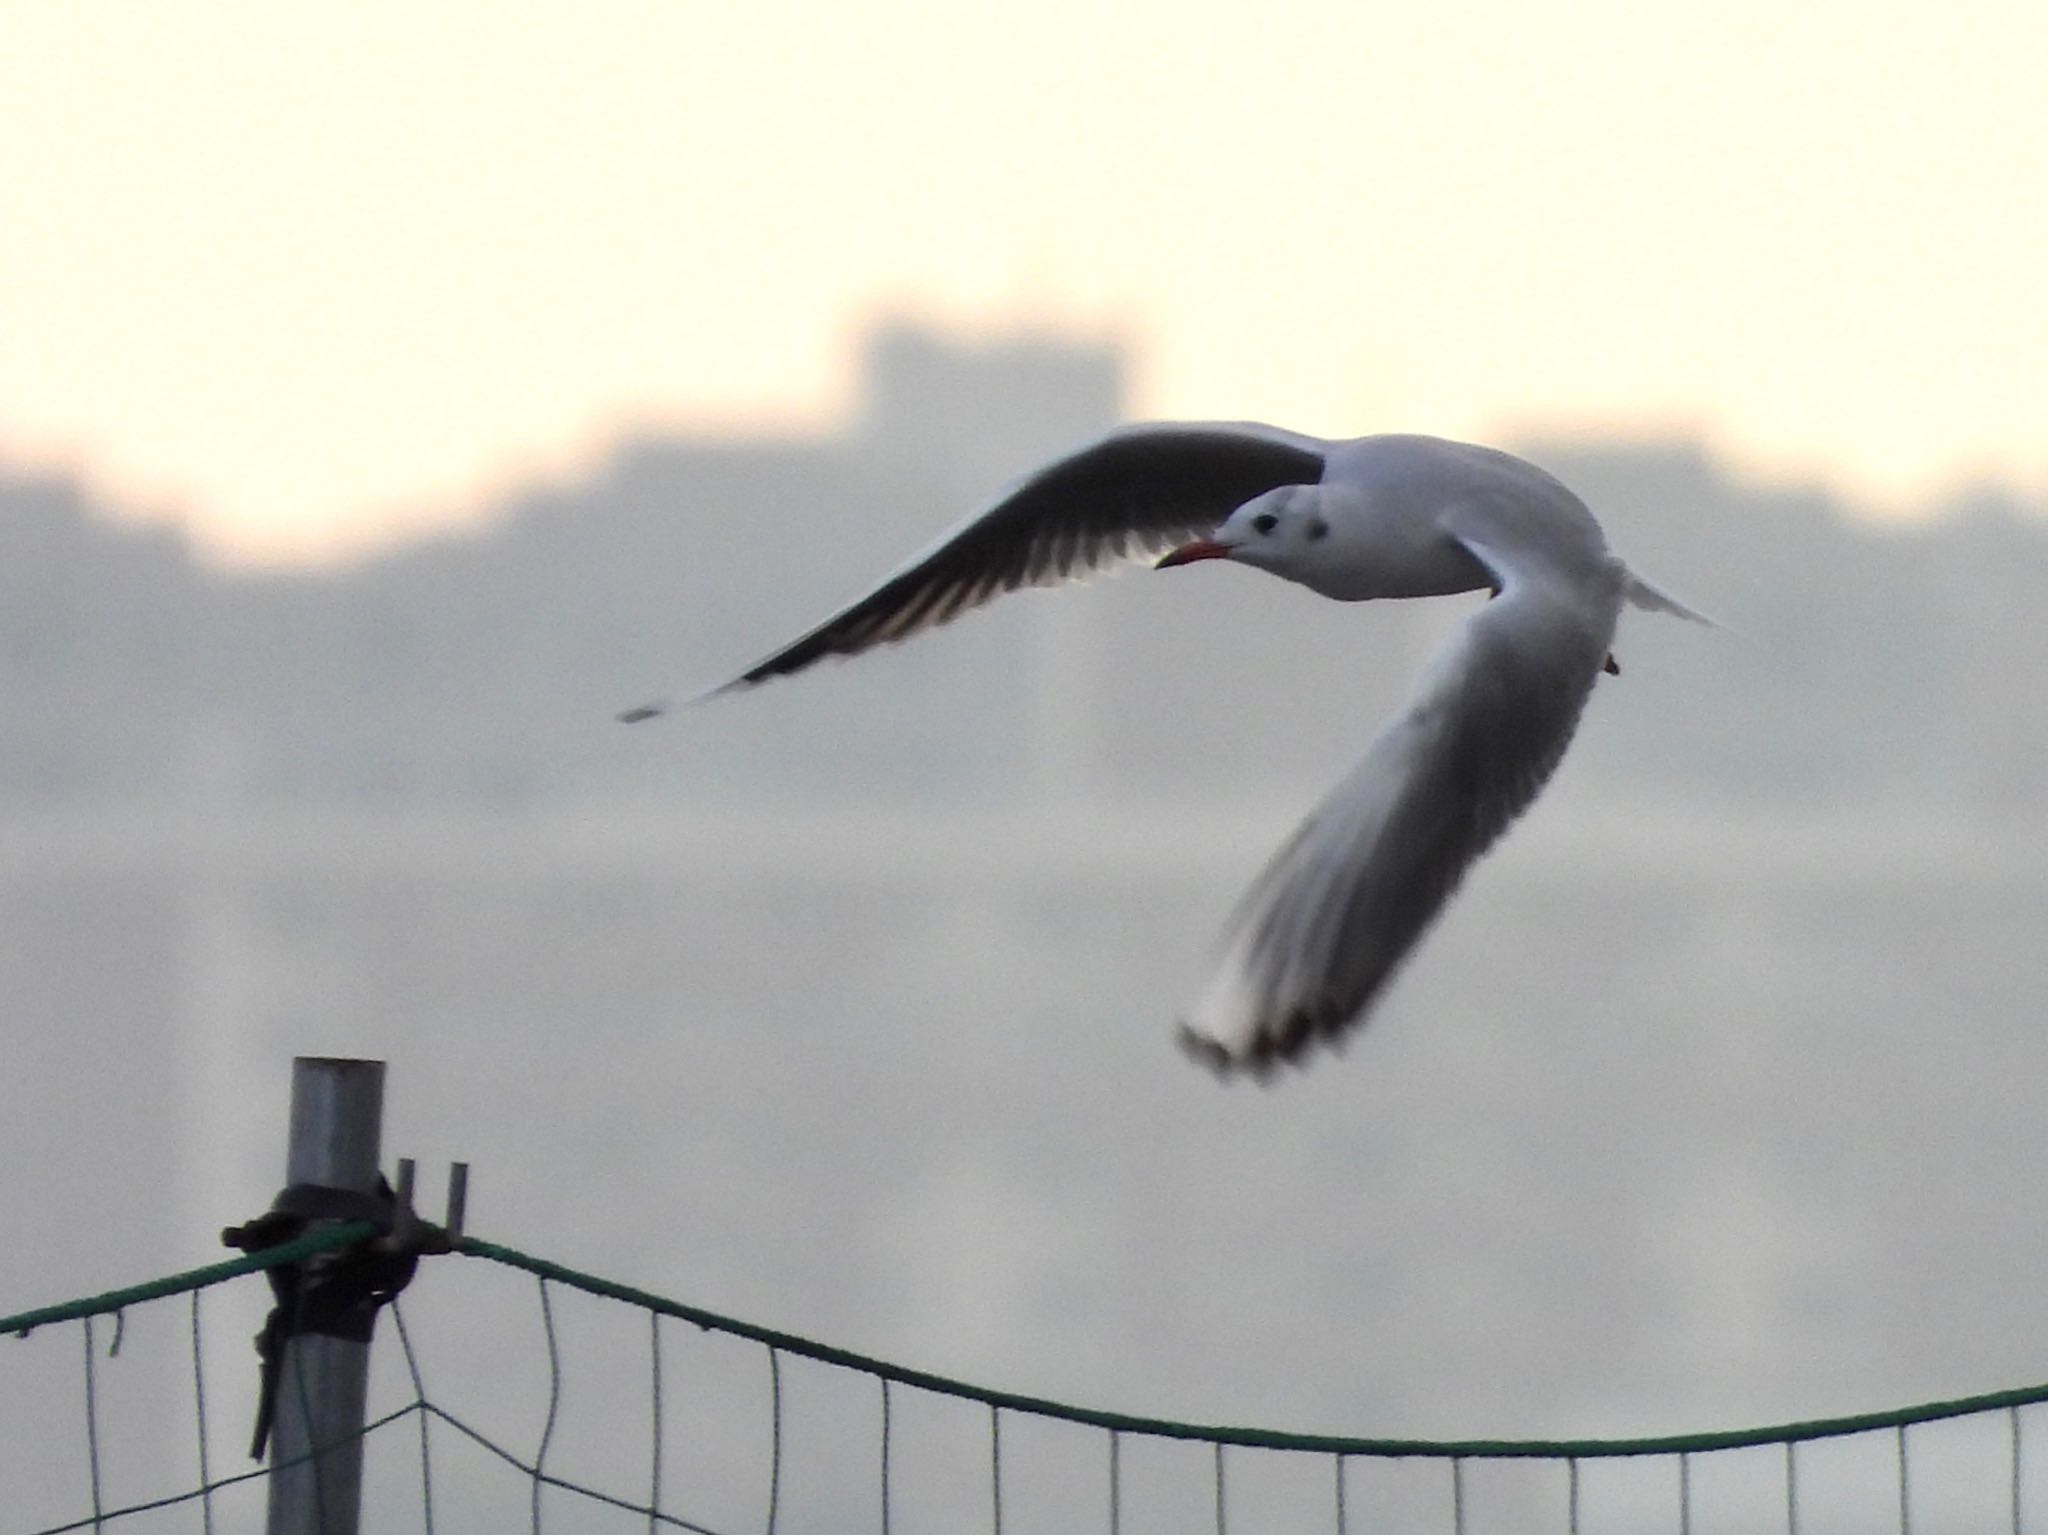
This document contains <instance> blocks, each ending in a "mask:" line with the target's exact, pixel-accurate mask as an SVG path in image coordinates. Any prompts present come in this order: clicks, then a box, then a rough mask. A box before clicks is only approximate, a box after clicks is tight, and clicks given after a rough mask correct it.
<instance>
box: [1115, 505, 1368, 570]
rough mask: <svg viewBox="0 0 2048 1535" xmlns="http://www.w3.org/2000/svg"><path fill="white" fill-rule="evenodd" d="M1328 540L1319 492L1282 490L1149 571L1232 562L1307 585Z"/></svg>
mask: <svg viewBox="0 0 2048 1535" xmlns="http://www.w3.org/2000/svg"><path fill="white" fill-rule="evenodd" d="M1329 536H1330V523H1329V519H1328V518H1327V517H1325V516H1324V509H1323V496H1322V489H1321V487H1320V486H1316V485H1282V486H1280V487H1279V488H1278V489H1276V490H1269V491H1267V492H1265V494H1263V495H1259V496H1254V497H1253V498H1252V499H1251V500H1249V501H1247V502H1245V504H1244V505H1243V506H1240V507H1239V508H1238V509H1237V510H1236V511H1234V512H1232V513H1231V514H1230V515H1229V516H1228V517H1226V518H1225V519H1224V520H1223V525H1222V526H1221V527H1219V528H1217V530H1216V531H1215V532H1214V533H1211V534H1210V535H1209V536H1208V537H1207V538H1198V539H1195V540H1194V541H1193V542H1192V543H1186V544H1182V545H1181V546H1180V547H1179V548H1178V549H1175V550H1172V551H1170V552H1169V553H1167V554H1166V555H1164V556H1162V557H1161V559H1160V560H1159V563H1158V564H1157V566H1156V567H1155V568H1156V569H1159V570H1168V569H1171V568H1172V567H1173V566H1175V565H1187V564H1192V563H1193V562H1194V561H1196V560H1235V561H1237V563H1238V564H1240V565H1255V566H1257V567H1258V568H1259V569H1261V570H1267V571H1271V572H1272V573H1273V574H1274V575H1276V576H1284V577H1286V578H1287V579H1289V580H1292V581H1303V582H1305V583H1306V584H1309V585H1313V584H1314V582H1313V581H1312V580H1310V579H1309V578H1310V577H1311V575H1312V574H1313V573H1314V571H1315V570H1316V567H1317V566H1318V565H1319V564H1320V563H1321V562H1322V561H1324V560H1325V559H1326V558H1327V556H1328V550H1327V549H1325V548H1324V547H1323V544H1324V540H1325V539H1327V538H1328V537H1329Z"/></svg>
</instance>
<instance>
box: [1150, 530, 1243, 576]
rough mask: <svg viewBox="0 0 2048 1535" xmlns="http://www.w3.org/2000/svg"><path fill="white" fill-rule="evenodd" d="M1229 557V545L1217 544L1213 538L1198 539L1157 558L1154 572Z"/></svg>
mask: <svg viewBox="0 0 2048 1535" xmlns="http://www.w3.org/2000/svg"><path fill="white" fill-rule="evenodd" d="M1229 557H1230V545H1228V544H1219V543H1217V542H1216V540H1215V539H1213V538H1198V539H1196V540H1195V541H1194V542H1193V543H1190V544H1182V545H1181V546H1180V547H1179V548H1178V549H1174V550H1170V551H1168V552H1167V553H1165V554H1162V555H1161V556H1160V557H1159V563H1158V564H1156V565H1154V566H1153V567H1152V568H1153V569H1154V570H1171V569H1172V568H1173V567H1174V566H1176V565H1192V564H1193V563H1194V562H1195V561H1196V560H1222V559H1228V558H1229Z"/></svg>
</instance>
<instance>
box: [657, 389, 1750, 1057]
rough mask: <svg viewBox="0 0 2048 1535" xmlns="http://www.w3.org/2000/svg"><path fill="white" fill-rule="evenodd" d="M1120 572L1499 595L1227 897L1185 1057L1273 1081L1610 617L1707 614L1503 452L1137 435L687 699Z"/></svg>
mask: <svg viewBox="0 0 2048 1535" xmlns="http://www.w3.org/2000/svg"><path fill="white" fill-rule="evenodd" d="M1135 559H1151V560H1153V561H1154V562H1155V564H1156V568H1158V569H1161V570H1165V569H1170V568H1172V567H1175V566H1180V565H1191V564H1194V563H1196V562H1197V561H1203V560H1229V561H1232V562H1234V563H1236V564H1239V565H1249V566H1251V567H1253V568H1254V569H1257V570H1263V571H1267V572H1269V573H1271V574H1273V575H1276V576H1280V577H1282V578H1283V579H1285V580H1289V581H1295V582H1298V583H1300V584H1301V585H1303V586H1306V587H1307V588H1309V589H1310V590H1311V591H1314V592H1319V593H1321V594H1322V595H1323V596H1325V597H1331V598H1335V599H1336V600H1337V601H1340V602H1362V601H1367V600H1370V599H1372V598H1376V597H1434V596H1442V595H1447V594H1450V593H1454V592H1472V591H1482V590H1483V591H1487V592H1490V593H1491V594H1492V600H1491V601H1489V602H1487V603H1486V604H1485V605H1484V606H1483V607H1481V608H1480V609H1479V610H1478V611H1477V612H1475V613H1474V614H1473V615H1472V617H1471V618H1470V619H1468V620H1467V621H1466V622H1465V623H1464V625H1463V626H1462V627H1461V628H1460V629H1459V630H1458V632H1457V633H1456V634H1455V635H1454V636H1453V638H1452V639H1451V640H1450V641H1449V643H1448V644H1447V645H1446V646H1445V647H1444V648H1443V650H1442V652H1441V653H1440V654H1439V655H1437V656H1436V658H1435V659H1434V661H1433V662H1432V663H1431V665H1430V666H1429V668H1428V670H1427V671H1426V673H1425V674H1424V676H1423V678H1422V680H1421V683H1420V685H1419V686H1418V687H1417V689H1416V691H1415V694H1414V696H1413V697H1412V698H1411V699H1410V700H1409V701H1408V703H1407V705H1406V707H1405V708H1403V709H1402V711H1401V712H1400V713H1399V714H1398V715H1397V716H1396V717H1395V718H1394V719H1392V720H1391V721H1389V722H1388V724H1387V725H1386V726H1385V727H1384V728H1383V729H1382V730H1381V732H1380V734H1379V736H1378V737H1377V738H1376V739H1375V740H1374V741H1373V743H1372V745H1371V746H1370V747H1369V748H1368V749H1367V751H1366V754H1365V756H1364V758H1363V759H1362V760H1361V761H1360V762H1359V763H1358V765H1357V766H1356V767H1355V768H1354V769H1353V770H1352V771H1351V773H1350V774H1349V776H1347V777H1346V778H1345V779H1343V780H1342V781H1341V782H1340V783H1339V784H1338V785H1337V787H1336V788H1335V789H1334V790H1332V791H1331V793H1330V794H1329V796H1328V797H1327V798H1326V799H1325V800H1324V801H1323V802H1322V804H1320V805H1319V806H1317V807H1316V809H1315V810H1314V811H1312V812H1311V813H1310V814H1309V817H1308V819H1307V820H1305V821H1304V822H1302V824H1301V825H1300V827H1299V828H1297V829H1296V831H1295V832H1294V834H1293V835H1292V836H1291V837H1289V838H1288V840H1287V841H1286V843H1285V844H1284V845H1282V847H1281V848H1280V850H1279V851H1278V852H1277V853H1275V854H1274V855H1273V857H1272V860H1271V861H1270V862H1269V863H1268V864H1267V865H1266V868H1265V870H1264V872H1262V873H1261V874H1260V875H1259V876H1258V878H1257V879H1256V880H1255V881H1254V882H1253V884H1252V886H1251V888H1250V889H1249V890H1248V891H1247V892H1246V893H1245V895H1244V896H1243V898H1242V899H1241V901H1240V902H1239V904H1238V907H1237V910H1236V912H1235V914H1234V915H1233V916H1232V918H1231V920H1230V922H1229V924H1228V926H1227V927H1226V929H1225V934H1224V941H1223V944H1222V955H1221V958H1220V960H1219V962H1218V963H1217V965H1216V969H1215V973H1214V976H1213V978H1212V980H1211V982H1210V984H1209V986H1208V987H1207V989H1206V990H1205V991H1204V992H1203V993H1202V994H1201V995H1200V997H1199V998H1198V1000H1197V1001H1196V1002H1195V1003H1194V1005H1193V1007H1192V1008H1191V1009H1190V1010H1189V1011H1188V1012H1187V1013H1186V1014H1185V1015H1184V1016H1183V1019H1182V1022H1181V1025H1180V1039H1181V1042H1182V1044H1183V1045H1184V1047H1185V1048H1186V1049H1187V1050H1188V1052H1189V1053H1190V1054H1191V1055H1192V1056H1194V1057H1195V1059H1197V1060H1198V1061H1201V1062H1202V1063H1204V1064H1206V1065H1208V1066H1210V1067H1212V1068H1214V1069H1215V1070H1216V1071H1217V1072H1218V1073H1219V1074H1221V1075H1229V1074H1233V1073H1238V1072H1243V1073H1249V1074H1251V1075H1253V1076H1256V1077H1259V1078H1265V1077H1267V1076H1269V1075H1270V1074H1271V1073H1272V1071H1273V1070H1274V1068H1275V1067H1277V1066H1278V1065H1280V1064H1281V1063H1298V1062H1300V1061H1302V1060H1303V1059H1304V1058H1305V1057H1307V1056H1308V1055H1309V1054H1310V1053H1311V1052H1312V1051H1313V1050H1314V1049H1315V1048H1316V1047H1318V1046H1319V1045H1323V1044H1328V1043H1332V1042H1335V1041H1339V1040H1341V1039H1342V1037H1343V1036H1345V1035H1346V1034H1347V1033H1348V1032H1349V1031H1351V1030H1352V1029H1355V1028H1357V1027H1358V1026H1359V1025H1360V1024H1361V1023H1363V1022H1364V1021H1365V1018H1366V1016H1367V1015H1368V1014H1369V1013H1370V1012H1371V1010H1372V1007H1373V1004H1374V1003H1375V1001H1377V999H1378V998H1379V997H1380V995H1381V994H1382V992H1383V991H1384V990H1385V988H1386V985H1387V983H1388V981H1389V980H1390V979H1391V977H1392V976H1393V974H1394V972H1395V970H1396V969H1397V968H1398V967H1399V965H1400V964H1401V961H1402V960H1403V959H1404V958H1405V957H1406V956H1407V955H1408V953H1409V952H1410V951H1411V950H1412V949H1413V948H1414V947H1415V944H1416V942H1417V940H1418V939H1420V938H1421V936H1422V934H1423V932H1424V931H1425V930H1426V929H1427V928H1428V926H1429V925H1430V923H1431V922H1432V921H1433V920H1434V919H1435V917H1436V916H1437V914H1438V912H1440V911H1441V910H1442V909H1443V907H1444V904H1445V903H1446V902H1447V901H1448V900H1449V899H1450V897H1451V894H1452V892H1453V891H1455V890H1456V889H1457V886H1458V882H1459V881H1460V880H1461V879H1462V878H1463V877H1464V874H1465V871H1466V870H1467V869H1469V868H1470V867H1471V866H1472V864H1473V863H1474V861H1476V860H1477V859H1478V858H1479V857H1480V855H1481V854H1483V853H1484V852H1485V851H1486V850H1487V849H1488V848H1489V847H1490V846H1492V844H1493V842H1494V841H1495V839H1496V838H1498V837H1499V836H1500V834H1501V833H1502V832H1504V831H1505V830H1506V829H1507V828H1508V825H1509V824H1510V823H1511V822H1512V821H1513V820H1514V819H1515V817H1516V816H1518V815H1520V814H1521V813H1522V811H1523V810H1524V809H1526V808H1527V807H1528V805H1529V803H1530V801H1531V800H1533V799H1534V798H1535V797H1536V795H1537V793H1538V791H1539V790H1541V789H1542V787H1543V785H1544V783H1545V782H1546V781H1547V780H1548V779H1549V777H1550V775H1551V773H1552V771H1553V770H1554V769H1555V768H1556V767H1557V764H1558V762H1559V760H1560V759H1561V758H1562V757H1563V755H1564V750H1565V747H1566V745H1567V744H1568V743H1569V742H1570V740H1571V738H1572V733H1573V731H1574V730H1575V729H1576V728H1577V726H1578V722H1579V715H1580V713H1581V711H1582V710H1583V709H1584V707H1585V704H1586V699H1587V698H1588V696H1589V695H1590V694H1591V692H1592V689H1593V684H1594V682H1595V681H1596V680H1597V679H1598V678H1599V676H1600V675H1601V673H1602V672H1603V671H1604V672H1608V673H1618V672H1619V670H1620V668H1619V667H1618V666H1616V664H1615V661H1614V656H1613V652H1612V650H1611V648H1610V647H1611V646H1612V644H1613V641H1614V631H1615V625H1616V622H1617V620H1618V619H1619V617H1620V614H1621V610H1622V607H1623V606H1624V605H1625V604H1632V605H1634V606H1636V607H1638V608H1645V609H1649V610H1651V611H1653V612H1660V613H1668V614H1672V615H1674V616H1676V617H1679V618H1685V619H1691V620H1693V621H1695V622H1698V623H1707V622H1710V621H1709V620H1707V619H1705V618H1703V617H1702V616H1701V615H1699V614H1698V613H1695V612H1693V611H1692V610H1691V609H1690V608H1687V607H1685V606H1684V605H1683V604H1681V603H1679V602H1677V601H1675V600H1673V599H1672V598H1670V597H1667V596H1666V595H1664V593H1662V592H1660V591H1658V590H1657V589H1656V588H1655V587H1653V586H1651V585H1650V584H1649V583H1648V582H1647V581H1645V580H1643V579H1642V577H1640V576H1638V575H1636V574H1635V573H1634V572H1633V571H1631V570H1630V569H1629V568H1628V566H1627V565H1625V564H1623V563H1622V561H1621V560H1620V559H1619V558H1618V557H1617V556H1615V555H1614V554H1612V553H1610V552H1609V550H1608V548H1607V543H1606V540H1605V539H1604V538H1603V536H1602V535H1601V531H1600V525H1599V524H1598V523H1597V522H1595V521H1594V519H1593V515H1592V513H1591V512H1589V511H1588V510H1587V509H1586V507H1585V504H1584V503H1583V502H1581V501H1580V500H1579V498H1578V497H1577V496H1575V495H1573V494H1572V492H1571V491H1569V490H1567V489H1566V488H1565V487H1564V486H1563V485H1562V484H1560V483H1559V482H1558V481H1557V480H1555V479H1553V478H1552V477H1551V476H1550V475H1548V474H1546V473H1545V472H1544V471H1543V470H1541V469H1539V468H1537V467H1536V466H1535V465H1534V464H1530V463H1527V462H1525V461H1524V460H1522V459H1519V458H1516V457H1514V456H1512V455H1511V454H1507V453H1502V452H1499V451H1497V450H1495V449H1492V448H1485V447H1479V446H1475V445H1473V444H1470V443H1462V442H1449V441H1445V440H1443V439H1441V438H1435V437H1421V436H1405V435H1398V436H1376V437H1359V438H1353V439H1350V440H1348V441H1325V440H1323V439H1320V438H1316V437H1309V436H1305V435H1303V434H1301V433H1298V432H1290V431H1284V430H1282V429H1280V428H1277V427H1270V426H1262V425H1257V424H1252V423H1237V422H1185V423H1177V422H1166V423H1152V424H1145V425H1136V426H1127V427H1122V428H1119V429H1118V430H1115V431H1112V432H1110V433H1109V434H1108V435H1106V436H1104V437H1102V438H1100V439H1098V440H1097V441H1095V442H1093V443H1091V444H1089V445H1088V446H1086V447H1083V448H1081V449H1079V450H1078V451H1076V452H1073V453H1070V454H1068V455H1067V456H1065V457H1063V458H1059V459H1055V460H1054V461H1053V462H1051V463H1049V464H1047V465H1045V466H1044V467H1042V468H1040V469H1038V470H1037V471H1035V472H1034V473H1032V474H1029V475H1027V476H1025V477H1024V478H1023V479H1021V480H1019V481H1017V482H1016V483H1015V484H1013V485H1012V486H1011V487H1010V488H1009V489H1008V490H1006V491H1004V492H1003V493H1002V494H1000V495H999V496H997V497H996V499H995V500H994V501H993V502H991V503H990V504H989V505H987V506H986V507H984V508H983V509H981V510H980V511H978V512H976V513H974V514H973V515H972V516H970V517H968V518H967V519H966V520H965V521H964V522H962V523H960V524H959V525H958V526H956V527H955V528H953V529H952V530H951V531H950V532H948V533H946V534H945V535H944V536H943V537H941V538H940V539H938V541H937V542H935V543H933V544H932V545H931V546H930V547H928V548H927V549H925V550H924V551H923V552H922V553H920V554H918V555H916V556H915V557H913V558H912V559H911V560H909V561H908V562H907V563H905V564H904V565H903V566H902V567H900V568H899V569H898V570H897V571H896V572H895V574H893V575H891V576H889V577H888V578H887V579H885V580H884V581H883V582H882V583H881V584H880V585H879V586H877V587H876V588H875V589H874V590H873V591H872V592H870V593H868V595H867V596H865V597H863V598H861V599H860V600H859V601H857V602H855V603H854V604H852V605H851V606H850V607H848V608H846V609H845V610H844V611H842V612H840V613H838V614H835V615H834V616H833V617H831V618H829V619H827V620H825V622H823V623H821V624H819V625H818V626H817V627H816V628H814V629H812V630H810V631H809V632H808V633H807V634H804V635H802V636H801V637H800V638H798V639H796V640H794V641H792V642H791V643H789V644H787V645H785V646H783V647H782V648H781V649H780V650H777V651H775V652H774V653H773V654H772V655H770V656H768V657H766V658H765V659H764V660H762V661H760V662H758V663H757V664H756V665H754V666H752V667H750V668H748V669H747V670H746V671H745V672H742V673H741V674H740V675H739V676H738V677H736V678H734V679H733V680H732V681H731V682H728V683H726V684H725V685H724V686H722V687H719V688H715V689H713V690H712V691H711V692H710V693H706V694H704V695H701V696H702V697H704V698H710V697H714V696H716V695H718V694H722V693H729V692H732V691H735V690H738V689H742V688H749V687H752V686H754V685H755V684H757V683H761V682H766V681H767V680H769V679H770V678H772V677H784V676H788V675H790V674H791V673H794V672H799V671H802V670H804V669H805V668H806V667H809V666H811V665H812V664H813V663H815V662H818V661H821V660H824V659H825V658H827V657H831V656H850V655H857V654H859V653H860V652H862V651H865V650H871V649H873V648H875V647H876V646H879V645H887V644H893V643H895V642H896V641H898V640H904V639H908V638H909V637H910V636H911V635H913V634H917V633H920V632H922V631H924V630H926V629H931V628H934V627H936V626H937V625H939V624H943V623H946V622H948V621H949V620H951V619H954V618H957V617H958V616H959V615H960V614H962V613H964V612H966V611H968V610H969V609H970V608H976V607H979V606H981V605H982V604H983V603H985V602H988V601H989V600H990V599H992V598H994V597H996V596H999V595H1001V594H1002V593H1004V592H1011V591H1016V590H1018V589H1020V588H1022V587H1027V586H1050V585H1054V584H1056V583H1058V582H1061V581H1066V580H1071V579H1076V578H1079V577H1084V576H1088V575H1092V574H1094V573H1096V572H1098V571H1101V570H1103V569H1106V568H1108V567H1110V566H1112V565H1115V564H1117V563H1120V562H1124V561H1129V560H1135ZM662 712H664V706H663V705H660V704H648V705H645V706H643V707H641V708H638V709H631V710H628V711H626V712H625V713H624V714H621V715H620V716H619V718H620V719H621V720H624V721H627V722H629V723H630V722H634V721H638V720H644V719H648V718H651V717H653V716H654V715H656V714H660V713H662Z"/></svg>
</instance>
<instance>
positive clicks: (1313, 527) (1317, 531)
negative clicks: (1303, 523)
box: [1303, 517, 1330, 543]
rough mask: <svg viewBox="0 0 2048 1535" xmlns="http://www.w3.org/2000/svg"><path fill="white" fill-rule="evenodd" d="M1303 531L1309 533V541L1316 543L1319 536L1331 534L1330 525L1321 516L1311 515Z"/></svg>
mask: <svg viewBox="0 0 2048 1535" xmlns="http://www.w3.org/2000/svg"><path fill="white" fill-rule="evenodd" d="M1303 531H1304V532H1306V533H1307V534H1308V537H1309V542H1310V543H1314V542H1315V541H1316V540H1317V539H1319V538H1328V537H1329V536H1330V525H1329V524H1328V523H1327V522H1325V521H1323V519H1322V518H1320V517H1311V518H1309V520H1308V527H1307V528H1305V529H1304V530H1303Z"/></svg>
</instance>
